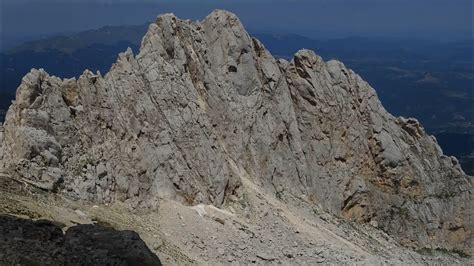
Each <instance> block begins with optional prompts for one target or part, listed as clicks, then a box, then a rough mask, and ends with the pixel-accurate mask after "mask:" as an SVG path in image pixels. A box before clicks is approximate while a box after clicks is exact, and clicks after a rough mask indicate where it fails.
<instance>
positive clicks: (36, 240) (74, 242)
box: [0, 215, 161, 265]
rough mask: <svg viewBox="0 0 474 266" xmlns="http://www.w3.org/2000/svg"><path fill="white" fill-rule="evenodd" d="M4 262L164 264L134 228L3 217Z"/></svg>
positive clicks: (0, 261)
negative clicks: (62, 225) (63, 226)
mask: <svg viewBox="0 0 474 266" xmlns="http://www.w3.org/2000/svg"><path fill="white" fill-rule="evenodd" d="M0 265H161V262H160V260H159V258H158V257H157V256H156V255H155V254H153V253H152V252H151V251H150V250H149V249H148V247H147V246H146V245H145V243H144V242H143V240H142V239H141V238H140V237H139V235H138V234H137V233H135V232H132V231H117V230H115V229H113V228H107V227H103V226H99V225H77V226H74V227H71V228H69V229H68V230H67V231H66V233H65V234H63V231H62V230H61V228H60V227H59V226H58V225H55V224H53V223H52V222H50V221H47V220H38V221H33V220H28V219H21V218H17V217H12V216H6V215H2V216H0Z"/></svg>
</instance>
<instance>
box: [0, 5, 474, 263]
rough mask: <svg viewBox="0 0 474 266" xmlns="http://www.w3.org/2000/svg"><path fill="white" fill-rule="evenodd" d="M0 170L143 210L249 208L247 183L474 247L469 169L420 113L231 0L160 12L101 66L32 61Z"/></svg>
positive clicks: (417, 242) (437, 242)
mask: <svg viewBox="0 0 474 266" xmlns="http://www.w3.org/2000/svg"><path fill="white" fill-rule="evenodd" d="M1 169H3V170H1ZM0 170H1V171H2V172H3V174H4V175H8V176H10V177H12V178H14V179H16V180H22V181H23V182H26V183H27V184H32V185H34V186H36V187H40V188H42V189H44V190H48V191H53V192H56V193H59V194H61V195H65V196H67V197H69V198H71V197H72V198H73V199H76V200H82V201H91V202H95V203H97V204H105V203H107V204H111V203H115V202H124V203H126V204H127V206H129V207H130V208H132V209H135V210H145V209H149V208H151V209H154V208H158V207H159V206H160V204H161V202H164V201H168V200H172V201H177V202H180V203H182V204H184V205H188V206H195V205H198V204H208V205H211V204H212V205H214V206H216V207H219V208H223V209H226V210H227V211H229V212H231V213H232V214H233V215H237V216H239V217H240V216H241V217H250V216H251V215H250V214H251V213H252V211H253V210H254V209H255V208H257V207H256V205H257V203H256V201H254V200H253V198H252V197H250V196H248V195H249V192H248V191H249V188H252V189H256V190H258V191H260V193H261V195H265V197H269V198H271V199H274V200H275V201H269V202H273V203H274V204H281V206H290V205H291V206H293V207H291V208H296V209H298V206H300V207H299V208H300V209H301V210H302V211H304V210H307V208H313V207H316V206H319V207H321V208H322V209H323V210H327V211H329V212H330V213H332V214H333V215H335V216H336V217H339V216H340V217H344V218H346V219H348V220H352V221H356V222H359V223H367V224H371V225H373V226H375V227H377V228H379V229H382V230H383V231H385V232H387V233H388V234H389V235H391V237H393V238H395V239H396V240H398V241H399V243H402V244H403V245H405V246H409V247H413V248H432V249H436V248H438V249H447V250H457V251H462V252H463V253H467V254H473V247H472V229H473V220H472V215H473V213H472V206H473V198H472V190H473V187H472V183H471V180H472V179H471V177H469V176H467V175H465V174H464V172H463V171H462V169H461V167H460V166H459V163H458V161H457V160H456V159H455V158H454V157H448V156H445V155H443V152H442V151H441V149H440V147H439V146H438V144H437V142H436V139H435V138H434V137H432V136H428V135H427V134H426V133H425V131H424V129H423V127H422V126H421V125H420V124H419V123H418V121H417V120H416V119H412V118H402V117H398V118H397V117H393V116H392V115H390V114H389V113H388V112H387V111H386V110H385V109H384V108H383V106H382V105H381V103H380V101H379V99H378V98H377V95H376V93H375V91H374V89H373V88H371V87H370V85H369V84H368V83H367V82H365V81H364V80H362V78H361V77H360V76H358V75H357V74H355V73H354V72H353V71H351V70H350V69H347V68H346V67H345V66H344V65H343V64H342V63H341V62H338V61H334V60H332V61H329V62H324V61H323V60H322V59H321V57H319V56H317V55H316V54H315V53H314V52H312V51H309V50H300V51H299V52H297V53H296V54H295V55H294V57H293V59H292V60H291V61H285V60H283V59H276V58H274V57H273V56H272V55H271V54H270V53H269V52H268V51H267V50H266V49H265V47H264V45H263V44H261V43H260V42H259V41H258V40H256V39H254V38H252V37H250V36H249V34H248V33H247V32H246V31H245V29H244V27H243V26H242V24H241V22H240V21H239V19H238V18H237V17H236V16H235V15H234V14H232V13H229V12H226V11H220V10H218V11H214V12H213V13H211V14H210V15H209V16H207V17H206V18H205V19H204V20H202V21H200V22H191V21H187V20H186V21H184V20H180V19H178V18H177V17H175V16H174V15H172V14H165V15H162V16H159V17H158V18H157V20H156V22H155V23H152V24H151V25H150V26H149V29H148V32H147V33H146V35H145V36H144V38H143V41H142V43H141V48H140V52H139V53H138V54H137V55H134V54H133V52H132V50H131V49H129V50H127V51H126V52H124V53H121V54H120V55H119V57H118V59H117V62H116V63H115V64H114V65H113V66H112V67H111V69H110V71H109V73H107V74H106V75H105V76H102V75H101V74H100V73H96V74H94V73H92V72H90V71H87V70H86V71H85V72H84V74H83V75H82V76H81V77H80V78H78V79H77V80H76V79H61V78H58V77H54V76H49V75H48V74H47V73H46V72H45V71H44V70H42V69H40V70H35V69H33V70H32V71H31V72H30V73H28V74H27V75H26V76H25V77H24V78H23V81H22V84H21V85H20V86H19V87H18V90H17V93H16V100H15V102H14V103H13V104H12V106H11V107H10V109H9V110H8V113H7V116H6V121H5V123H4V125H3V127H0ZM290 202H293V203H294V204H296V205H293V203H291V204H290ZM295 202H296V203H295ZM298 202H299V203H298ZM300 203H301V204H304V206H307V207H301V206H303V205H301V204H300ZM298 204H299V205H298ZM198 206H200V205H198ZM275 206H276V205H275ZM278 206H280V205H278ZM295 206H296V207H295ZM308 206H309V207H308ZM305 208H306V209H305ZM295 212H298V211H295ZM249 215H250V216H249ZM291 217H293V216H291ZM262 219H263V218H262ZM288 219H289V218H288ZM290 220H291V219H290ZM315 221H316V220H315ZM301 222H302V223H303V221H301ZM275 223H276V222H275ZM262 256H263V255H262ZM257 257H258V256H257ZM263 257H265V256H263ZM285 258H287V259H288V257H285Z"/></svg>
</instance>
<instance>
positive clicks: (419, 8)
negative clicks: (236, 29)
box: [0, 0, 474, 40]
mask: <svg viewBox="0 0 474 266" xmlns="http://www.w3.org/2000/svg"><path fill="white" fill-rule="evenodd" d="M0 2H1V6H0V8H1V25H0V28H1V31H2V36H3V37H4V38H6V37H10V36H38V35H45V34H51V33H57V32H71V31H80V30H85V29H91V28H98V27H100V26H104V25H123V24H141V23H144V22H147V21H152V20H153V19H154V18H155V17H156V15H158V14H160V13H166V12H173V13H175V14H176V15H178V16H179V17H181V18H189V19H193V20H196V19H202V18H203V17H204V16H205V15H207V14H208V13H209V12H210V11H212V10H213V9H216V8H220V9H227V10H230V11H232V12H234V13H236V14H237V15H238V16H239V17H240V18H241V20H242V22H243V23H244V24H245V26H246V27H247V28H248V29H250V30H253V31H274V32H282V33H284V32H285V33H288V32H292V33H298V34H303V35H306V36H309V37H313V38H319V39H323V38H334V37H346V36H355V35H356V36H365V37H373V36H384V37H418V38H424V39H438V40H453V39H462V38H472V34H473V17H472V14H473V11H474V9H473V3H472V2H473V0H220V1H218V0H201V1H199V0H96V1H93V0H0Z"/></svg>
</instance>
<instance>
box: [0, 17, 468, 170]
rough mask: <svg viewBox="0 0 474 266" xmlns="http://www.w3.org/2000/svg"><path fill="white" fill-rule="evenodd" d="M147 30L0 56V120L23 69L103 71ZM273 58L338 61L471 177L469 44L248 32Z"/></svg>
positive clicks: (91, 35) (50, 43) (47, 43)
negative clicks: (415, 122) (311, 55)
mask: <svg viewBox="0 0 474 266" xmlns="http://www.w3.org/2000/svg"><path fill="white" fill-rule="evenodd" d="M147 28H148V24H146V25H145V24H144V25H137V26H113V27H110V26H108V27H103V28H100V29H97V30H89V31H85V32H80V33H77V34H71V35H65V36H56V37H50V38H44V39H40V40H37V41H29V42H26V43H24V44H21V45H19V46H17V47H14V48H13V49H11V50H9V51H7V52H5V53H2V54H0V59H1V61H0V63H1V69H0V73H1V76H0V86H1V87H0V88H1V90H0V121H3V116H4V113H5V110H6V109H7V108H8V106H9V104H10V102H11V100H12V99H13V98H14V92H15V90H16V88H17V86H18V85H19V84H20V82H21V78H22V77H23V76H24V75H25V73H27V72H28V71H29V70H30V69H31V68H33V67H35V68H44V69H46V70H47V71H48V72H49V73H50V74H52V75H56V76H61V77H73V76H75V77H77V76H79V75H80V74H81V73H82V72H83V70H84V69H90V70H92V71H94V72H95V71H97V70H98V71H100V72H101V73H105V72H107V71H108V69H109V68H110V66H111V65H112V63H113V62H114V61H115V60H116V55H117V54H118V53H119V52H122V51H124V50H126V48H127V47H131V48H132V50H133V51H135V52H137V51H138V49H139V46H140V42H141V38H142V36H143V35H144V34H145V32H146V31H147ZM252 35H254V36H256V37H257V38H258V39H259V40H261V41H262V42H263V43H264V44H265V45H266V47H267V48H268V49H269V50H270V51H271V52H272V53H273V54H274V55H275V56H277V57H281V58H286V59H289V58H291V57H292V55H293V54H294V53H295V52H296V51H297V50H299V49H301V48H308V49H312V50H314V51H316V53H317V54H319V55H320V56H322V57H323V58H324V59H325V60H329V59H338V60H340V61H342V62H344V63H345V64H346V65H347V66H348V67H350V68H352V69H354V71H355V72H356V73H358V74H359V75H361V76H362V77H363V78H364V79H365V80H367V81H368V82H369V83H370V84H371V85H372V86H373V87H374V88H375V89H376V90H377V93H378V95H379V97H380V99H381V100H382V102H383V104H384V106H385V107H386V108H387V109H388V111H390V112H391V113H393V114H395V115H401V116H406V117H416V118H418V119H419V120H420V121H421V122H422V124H423V125H424V126H425V127H426V129H427V131H428V132H430V133H431V134H434V135H436V136H437V138H438V141H439V142H440V144H441V146H442V147H443V149H444V150H445V151H446V153H447V154H451V155H455V156H457V157H458V158H459V160H460V161H461V163H462V165H463V168H464V169H465V170H466V171H467V172H468V173H471V174H474V107H473V106H474V86H473V82H474V74H473V47H474V46H473V41H472V40H466V41H458V42H450V43H448V42H446V43H439V42H432V41H423V40H413V39H384V38H360V37H350V38H344V39H333V40H314V39H311V38H307V37H304V36H300V35H295V34H277V33H262V32H254V33H252Z"/></svg>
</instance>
